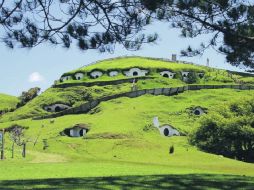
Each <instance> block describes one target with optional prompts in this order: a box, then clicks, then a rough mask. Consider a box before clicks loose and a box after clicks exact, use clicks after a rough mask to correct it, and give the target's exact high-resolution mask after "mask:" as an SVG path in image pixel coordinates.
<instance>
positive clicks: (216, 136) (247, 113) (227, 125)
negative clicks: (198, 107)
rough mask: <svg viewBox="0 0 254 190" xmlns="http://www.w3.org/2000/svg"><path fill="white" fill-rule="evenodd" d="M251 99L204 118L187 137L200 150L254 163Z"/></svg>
mask: <svg viewBox="0 0 254 190" xmlns="http://www.w3.org/2000/svg"><path fill="white" fill-rule="evenodd" d="M253 102H254V98H252V99H249V100H243V101H241V102H238V103H230V104H229V105H225V106H224V107H223V108H222V107H218V108H217V109H216V110H215V111H213V112H212V113H210V114H208V115H207V116H204V117H203V119H202V120H201V122H200V127H199V128H197V129H196V130H195V131H194V132H193V133H192V134H190V136H189V140H190V142H191V143H192V144H194V145H196V146H197V147H199V148H200V149H202V150H204V151H207V152H211V153H215V154H220V155H223V156H225V157H230V158H235V159H238V160H241V161H246V162H254V128H253V125H254V103H253Z"/></svg>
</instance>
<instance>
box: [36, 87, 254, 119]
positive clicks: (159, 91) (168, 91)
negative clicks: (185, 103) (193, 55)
mask: <svg viewBox="0 0 254 190" xmlns="http://www.w3.org/2000/svg"><path fill="white" fill-rule="evenodd" d="M220 88H231V89H239V90H254V86H243V85H188V86H180V87H175V88H155V89H144V90H138V91H133V92H125V93H121V94H116V95H112V96H106V97H102V98H99V99H97V100H93V101H90V102H87V103H84V104H82V105H80V106H78V107H75V108H70V109H68V110H64V111H62V112H59V113H54V114H51V115H48V116H43V117H37V118H33V119H34V120H39V119H47V118H55V117H59V116H63V115H68V114H78V113H87V112H89V111H90V110H91V109H93V108H95V107H96V106H98V105H99V104H100V102H104V101H108V100H112V99H116V98H120V97H129V98H136V97H139V96H142V95H144V94H152V95H165V96H172V95H177V94H179V93H182V92H184V91H187V90H201V89H220Z"/></svg>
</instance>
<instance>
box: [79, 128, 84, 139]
mask: <svg viewBox="0 0 254 190" xmlns="http://www.w3.org/2000/svg"><path fill="white" fill-rule="evenodd" d="M79 135H80V136H81V137H83V136H84V131H83V129H81V130H80V131H79Z"/></svg>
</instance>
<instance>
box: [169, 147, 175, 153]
mask: <svg viewBox="0 0 254 190" xmlns="http://www.w3.org/2000/svg"><path fill="white" fill-rule="evenodd" d="M174 151H175V148H174V146H173V145H172V146H170V147H169V154H174Z"/></svg>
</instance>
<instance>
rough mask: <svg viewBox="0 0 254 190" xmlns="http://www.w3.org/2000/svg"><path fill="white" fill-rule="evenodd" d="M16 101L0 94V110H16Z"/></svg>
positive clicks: (14, 98)
mask: <svg viewBox="0 0 254 190" xmlns="http://www.w3.org/2000/svg"><path fill="white" fill-rule="evenodd" d="M18 101H19V100H18V98H17V97H15V96H10V95H7V94H1V93H0V110H6V109H13V108H16V105H17V103H18Z"/></svg>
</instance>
